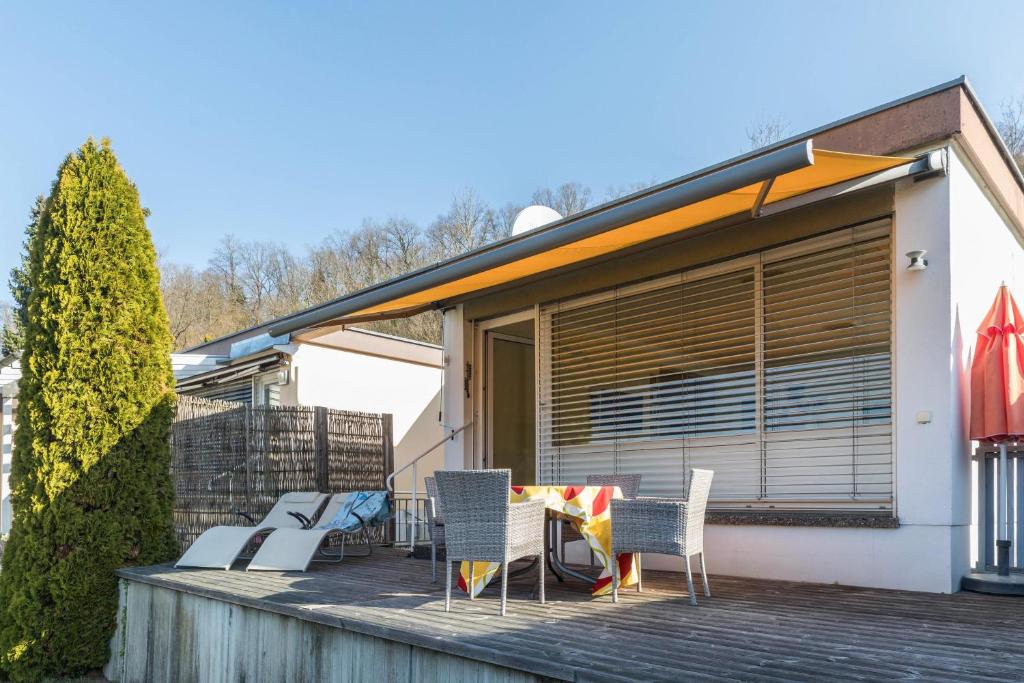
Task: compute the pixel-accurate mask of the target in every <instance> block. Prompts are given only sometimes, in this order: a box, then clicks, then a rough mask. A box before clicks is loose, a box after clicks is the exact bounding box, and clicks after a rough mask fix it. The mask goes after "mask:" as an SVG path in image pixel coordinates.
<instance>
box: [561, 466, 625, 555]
mask: <svg viewBox="0 0 1024 683" xmlns="http://www.w3.org/2000/svg"><path fill="white" fill-rule="evenodd" d="M587 486H618V487H619V490H620V491H622V497H623V498H636V497H637V495H638V494H639V493H640V475H639V474H588V475H587ZM582 540H583V535H582V534H580V532H579V529H577V528H576V525H575V524H573V523H572V522H570V521H569V520H564V521H563V522H562V534H561V553H560V555H561V556H562V562H565V544H566V543H571V542H573V541H582ZM590 565H591V566H593V565H594V551H593V550H591V551H590Z"/></svg>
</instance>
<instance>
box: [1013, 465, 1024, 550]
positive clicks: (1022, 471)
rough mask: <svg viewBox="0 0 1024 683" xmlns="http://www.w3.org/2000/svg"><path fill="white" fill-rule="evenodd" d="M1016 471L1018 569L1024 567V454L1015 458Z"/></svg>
mask: <svg viewBox="0 0 1024 683" xmlns="http://www.w3.org/2000/svg"><path fill="white" fill-rule="evenodd" d="M1014 465H1015V467H1014V472H1015V473H1016V474H1017V506H1016V512H1017V516H1016V520H1017V562H1016V563H1015V565H1016V566H1017V568H1018V569H1024V456H1021V454H1019V453H1018V454H1017V458H1015V459H1014Z"/></svg>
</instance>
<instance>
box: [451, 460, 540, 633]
mask: <svg viewBox="0 0 1024 683" xmlns="http://www.w3.org/2000/svg"><path fill="white" fill-rule="evenodd" d="M434 477H435V479H436V483H437V492H438V494H440V495H439V497H438V502H439V507H440V512H441V514H442V515H443V516H444V531H445V569H446V570H447V571H446V574H447V576H446V579H445V592H444V611H445V612H448V611H450V610H451V598H452V562H454V561H456V560H469V561H470V567H472V566H473V565H472V562H473V561H477V562H499V563H501V614H502V616H504V615H505V603H506V598H507V594H508V563H509V562H511V561H512V560H518V559H519V558H521V557H529V556H531V555H538V556H541V558H540V561H539V562H537V566H538V568H539V570H538V571H539V574H538V579H539V582H540V583H539V586H538V594H539V597H540V601H541V604H543V603H544V561H543V554H544V501H540V500H536V501H529V502H526V503H515V504H512V503H510V502H509V492H510V490H511V483H512V472H511V470H475V471H467V472H435V473H434ZM469 579H470V580H469V583H470V599H472V597H473V591H472V584H473V575H472V569H470V577H469Z"/></svg>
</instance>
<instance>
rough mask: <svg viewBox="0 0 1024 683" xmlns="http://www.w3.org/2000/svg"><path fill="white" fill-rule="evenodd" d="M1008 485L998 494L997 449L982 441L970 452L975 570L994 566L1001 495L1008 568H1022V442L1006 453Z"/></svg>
mask: <svg viewBox="0 0 1024 683" xmlns="http://www.w3.org/2000/svg"><path fill="white" fill-rule="evenodd" d="M1006 455H1007V457H1006V459H1005V462H1006V468H1007V474H1008V475H1009V476H1008V477H1007V481H1008V486H1007V490H1006V491H1005V492H1004V493H1003V495H1002V496H1000V492H999V486H1000V484H1001V478H1000V475H1001V472H1000V471H999V468H1000V457H999V449H998V448H997V447H995V446H993V445H990V444H985V445H983V446H981V447H979V448H978V449H977V450H976V451H975V452H974V454H973V456H972V460H973V461H974V463H975V465H976V467H977V478H976V482H977V487H976V489H975V491H974V499H975V506H976V515H977V537H976V543H975V548H974V552H975V557H976V558H977V560H976V562H975V569H977V570H980V571H991V570H995V569H996V568H997V564H998V562H997V559H998V548H997V543H996V541H997V539H998V538H999V528H1000V524H1001V523H1002V522H1003V518H1002V516H1001V515H1000V510H999V505H998V501H999V499H1000V498H1003V499H1004V500H1005V501H1006V507H1005V509H1004V510H1003V515H1005V523H1006V525H1007V527H1008V533H1007V535H1008V536H1009V540H1010V542H1011V546H1010V563H1009V564H1010V571H1017V572H1021V571H1024V443H1022V444H1013V445H1011V446H1010V447H1009V448H1008V449H1007V452H1006Z"/></svg>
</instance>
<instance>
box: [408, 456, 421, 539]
mask: <svg viewBox="0 0 1024 683" xmlns="http://www.w3.org/2000/svg"><path fill="white" fill-rule="evenodd" d="M417 479H419V475H418V474H417V473H416V461H413V463H412V501H411V502H410V503H409V552H415V551H416V515H417V514H418V513H419V509H418V507H417V506H416V480H417Z"/></svg>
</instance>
